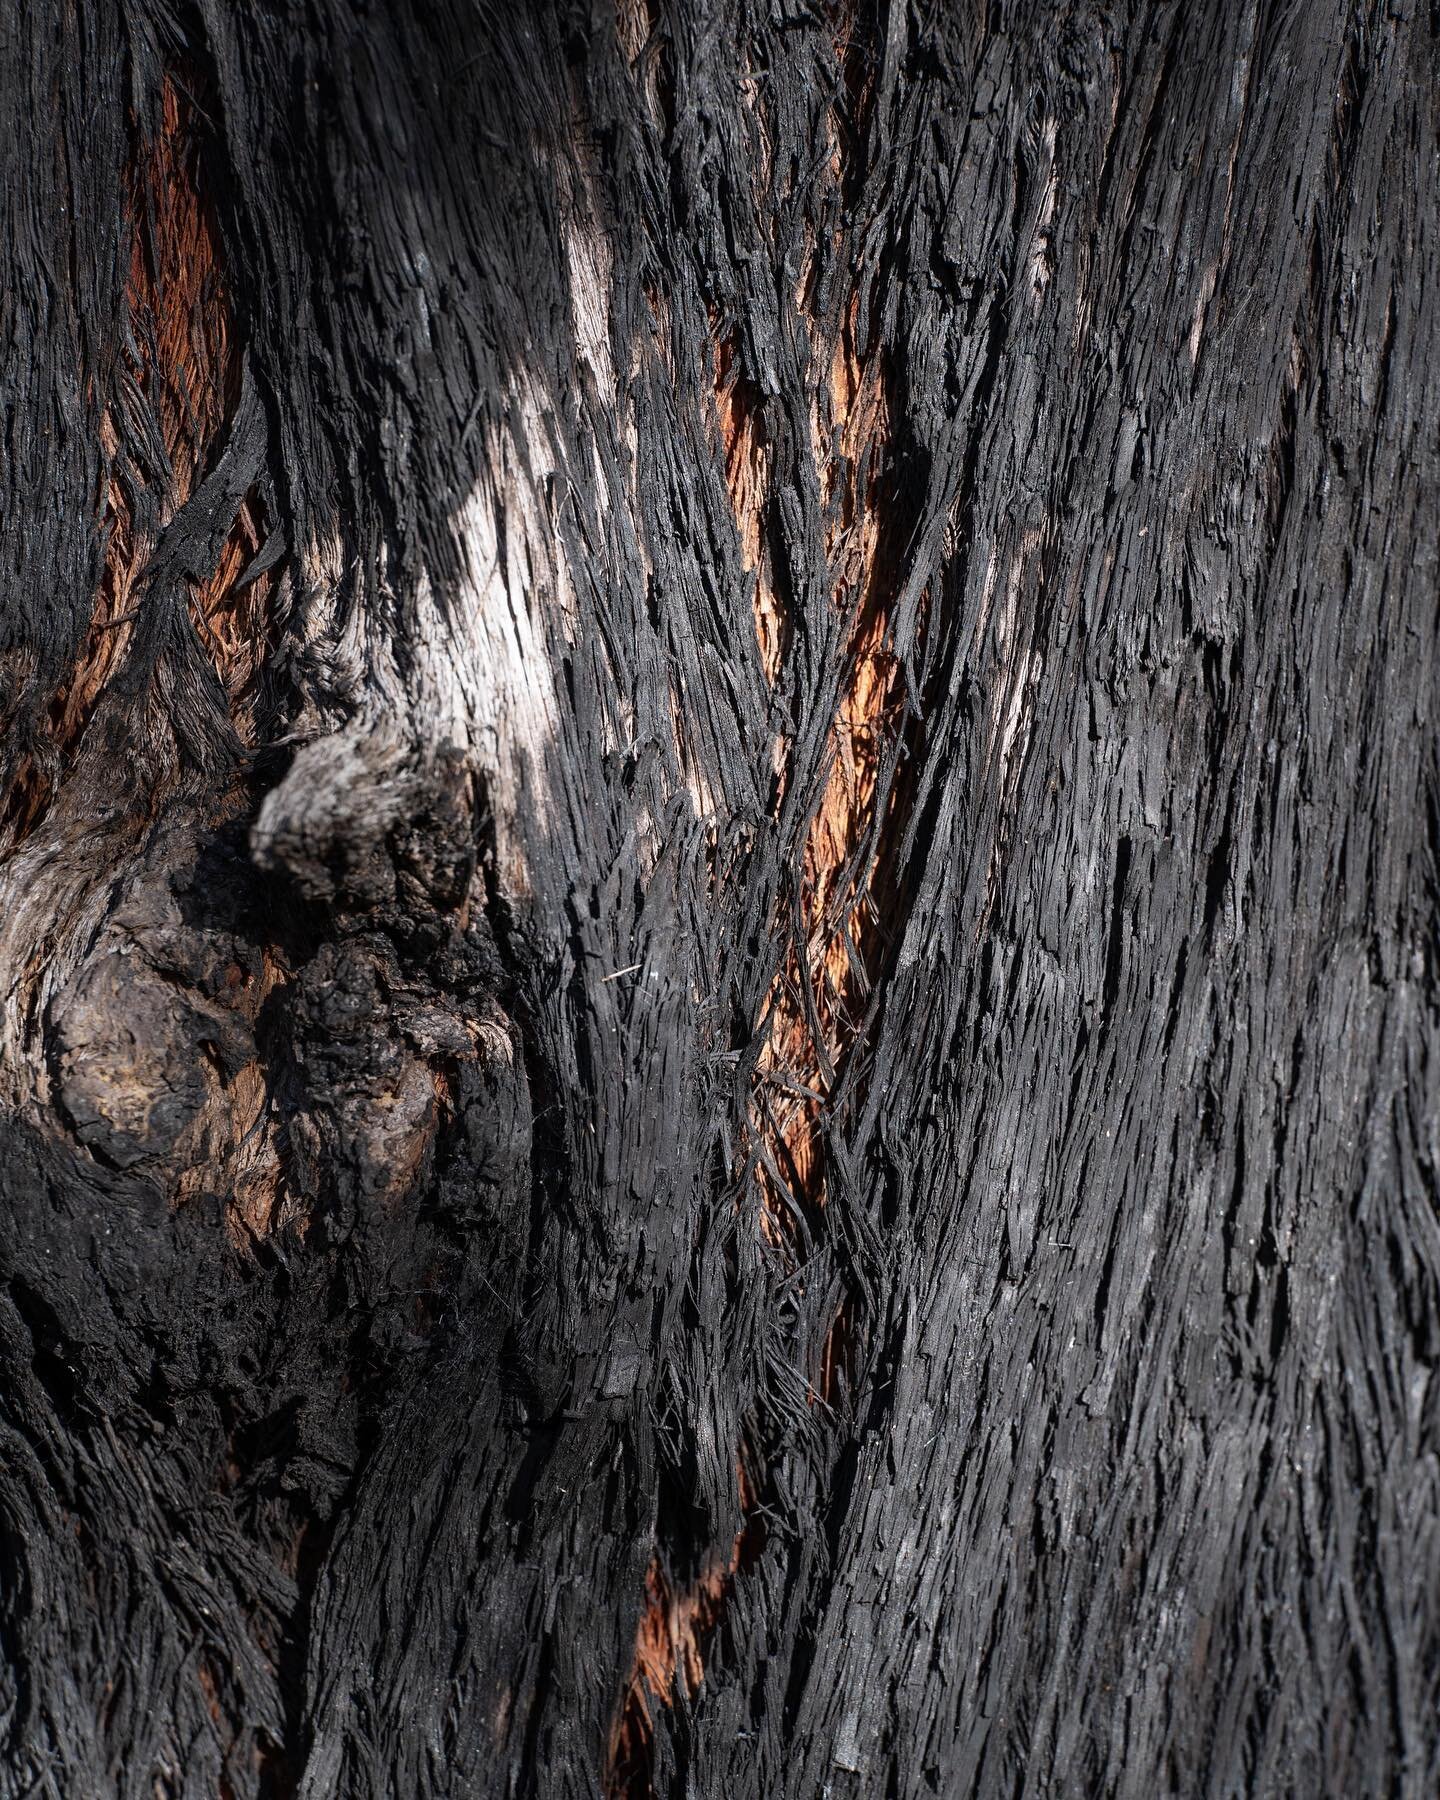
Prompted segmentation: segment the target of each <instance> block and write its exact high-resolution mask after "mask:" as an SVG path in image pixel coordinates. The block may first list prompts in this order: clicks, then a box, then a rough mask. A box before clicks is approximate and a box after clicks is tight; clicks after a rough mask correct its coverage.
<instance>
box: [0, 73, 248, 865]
mask: <svg viewBox="0 0 1440 1800" xmlns="http://www.w3.org/2000/svg"><path fill="white" fill-rule="evenodd" d="M127 212H128V219H129V225H130V255H129V263H128V269H127V276H126V283H125V296H124V298H125V308H126V325H127V331H126V336H125V346H126V347H125V349H124V352H123V353H122V359H121V360H122V363H123V365H124V367H125V369H126V374H127V377H128V380H129V381H131V382H133V384H134V392H135V393H136V394H137V395H138V397H139V402H140V404H141V405H143V406H144V407H146V408H148V410H149V413H150V415H151V418H152V420H153V425H154V429H155V430H156V431H157V432H158V436H159V439H160V441H161V443H162V444H163V445H164V448H165V452H166V456H167V458H168V463H169V467H168V470H165V471H164V472H162V473H161V474H160V475H159V476H158V477H157V476H156V475H155V474H154V473H153V472H152V471H150V470H148V469H146V470H141V469H139V468H137V467H136V466H135V465H134V464H133V462H132V461H131V460H130V457H129V455H128V453H127V446H126V442H125V439H126V435H127V434H126V433H125V431H124V430H123V429H122V426H121V423H120V420H119V418H118V417H117V410H116V409H117V408H118V407H119V406H120V405H121V402H120V400H118V399H117V398H115V397H113V396H112V398H111V400H110V401H109V403H108V404H107V406H106V408H105V410H104V411H103V412H102V415H101V419H100V426H99V431H100V448H101V452H102V454H103V457H104V460H105V465H106V468H107V471H108V473H107V476H106V482H105V489H104V496H103V503H102V511H101V519H100V529H101V533H102V536H103V540H104V546H105V550H104V560H103V565H102V569H101V576H100V583H99V587H98V590H97V592H96V596H95V606H94V611H93V613H92V615H91V619H90V624H89V628H88V630H87V632H86V636H85V640H84V642H83V644H82V645H81V647H80V650H79V653H78V655H77V656H76V659H75V662H74V665H73V667H72V668H71V670H70V672H69V674H68V675H67V676H66V678H65V679H64V681H63V682H62V683H61V684H60V686H59V687H58V689H57V691H56V692H55V694H54V696H53V699H52V700H51V702H50V705H49V708H48V714H47V719H46V725H47V728H48V737H49V741H50V744H51V746H52V747H53V752H54V756H53V758H52V759H51V762H50V766H49V767H47V768H43V769H42V768H41V767H39V766H38V765H32V766H30V767H29V768H27V769H26V770H23V771H21V773H20V775H19V778H18V779H17V781H16V782H15V784H14V787H13V790H12V793H11V795H10V797H9V801H8V804H7V810H6V816H5V820H4V825H5V828H6V829H7V831H8V835H9V838H10V841H11V842H14V841H18V839H19V838H21V837H23V836H24V835H26V833H28V832H29V831H30V830H31V829H33V828H34V826H35V825H36V824H38V822H39V820H40V819H41V818H42V817H43V816H44V813H45V812H46V810H47V809H48V806H49V803H50V801H51V800H52V799H53V796H54V788H55V782H56V776H57V774H58V773H59V772H60V771H61V770H63V768H64V767H65V766H67V765H68V764H69V763H70V762H71V761H73V759H74V757H75V755H76V753H77V751H78V749H79V746H80V743H81V740H82V738H83V737H84V734H85V728H86V726H87V724H88V723H89V720H90V718H91V716H92V714H93V713H94V711H95V707H96V704H97V702H98V701H99V699H100V697H101V695H102V694H103V693H104V692H105V690H106V688H107V687H108V686H109V684H110V682H111V681H112V680H113V678H114V677H115V675H116V674H117V673H118V672H119V670H120V669H121V668H122V667H123V666H124V663H125V659H126V655H127V653H128V650H129V647H130V643H131V639H132V635H133V626H134V621H135V618H136V616H137V607H138V606H140V605H141V604H143V594H142V590H143V577H144V573H145V569H146V565H147V563H148V561H149V557H150V554H151V552H152V551H153V549H154V547H155V541H156V532H157V530H163V529H164V526H165V525H166V523H167V522H168V521H169V520H170V519H171V518H172V517H173V516H174V514H175V512H176V511H177V510H178V509H179V508H180V507H181V506H183V505H184V504H185V502H186V501H187V500H188V499H189V498H190V497H191V495H192V494H193V493H194V491H195V488H196V486H197V485H198V483H199V481H200V480H201V479H202V478H203V476H204V474H205V471H206V469H207V467H208V466H209V464H210V463H211V461H212V459H213V457H214V455H215V454H216V451H217V449H218V446H219V441H220V439H221V437H222V435H223V432H224V428H225V425H226V421H227V419H228V417H229V415H230V412H231V410H232V409H233V406H234V404H235V400H236V398H237V395H238V391H239V381H240V358H239V351H238V346H237V344H236V341H235V336H234V326H233V319H232V315H231V309H230V304H229V298H228V295H227V292H226V287H225V280H224V272H223V266H222V258H221V244H220V237H219V231H218V227H217V225H216V221H215V218H214V214H213V211H212V209H211V207H210V205H209V203H208V201H207V199H206V197H205V192H204V181H203V170H202V152H201V140H200V130H199V126H198V121H197V117H196V112H195V108H194V106H193V104H192V102H191V101H190V100H189V99H188V98H187V97H186V96H185V95H184V94H183V93H182V91H181V89H180V87H179V86H178V85H177V83H176V82H175V81H174V80H169V81H167V82H166V84H165V88H164V92H163V95H162V100H161V106H160V122H159V129H158V130H157V131H156V132H155V133H154V134H153V135H152V136H151V137H149V138H147V139H146V140H144V141H143V142H142V143H141V145H140V146H139V148H138V150H137V153H136V156H135V159H134V162H133V164H132V167H131V171H130V177H129V196H128V203H127ZM129 404H132V405H133V404H134V402H133V401H132V402H130V403H129ZM142 486H143V489H144V499H145V501H146V502H147V504H146V506H145V508H144V509H143V512H142V509H141V508H140V507H138V506H137V505H136V503H135V502H136V499H137V497H138V495H139V493H140V490H141V488H142ZM264 537H265V530H264V522H263V520H262V519H261V517H260V513H259V507H258V502H256V501H255V500H254V499H253V498H252V499H251V500H249V501H247V503H246V504H245V506H244V507H242V509H241V512H240V514H239V516H238V517H237V519H236V520H235V523H234V525H233V527H232V528H231V531H230V534H229V537H228V539H227V541H226V543H225V545H224V548H223V550H222V552H221V555H220V558H219V560H218V563H217V565H216V567H215V569H214V570H213V572H212V573H211V574H210V576H209V577H208V578H207V579H205V580H204V581H203V582H200V583H198V584H197V585H196V586H195V587H194V588H193V590H192V592H191V595H190V610H191V617H192V620H193V622H194V625H195V628H196V632H197V635H198V636H199V639H200V642H201V644H202V645H203V646H204V649H205V651H206V653H207V654H208V655H209V657H210V659H211V661H212V663H213V665H214V667H215V670H216V673H217V674H218V675H219V677H220V680H221V682H222V684H223V686H224V688H225V691H226V694H227V696H228V697H229V701H230V711H231V717H232V721H233V723H234V725H235V727H236V730H237V732H238V733H239V735H240V737H241V740H242V741H253V736H254V717H253V702H254V694H255V686H256V681H257V678H258V675H259V671H260V668H261V665H262V663H263V661H264V657H265V653H266V648H267V643H268V636H269V617H268V607H269V602H270V599H271V594H272V583H271V580H270V578H269V577H268V576H262V577H260V579H258V580H257V581H255V582H253V583H251V584H250V585H249V586H248V587H241V586H240V585H239V581H240V577H241V575H242V574H243V572H244V570H245V568H246V566H247V565H248V563H249V562H250V561H251V559H252V558H253V557H254V555H255V553H256V552H257V551H258V550H259V548H260V546H261V544H262V543H263V541H264Z"/></svg>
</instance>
